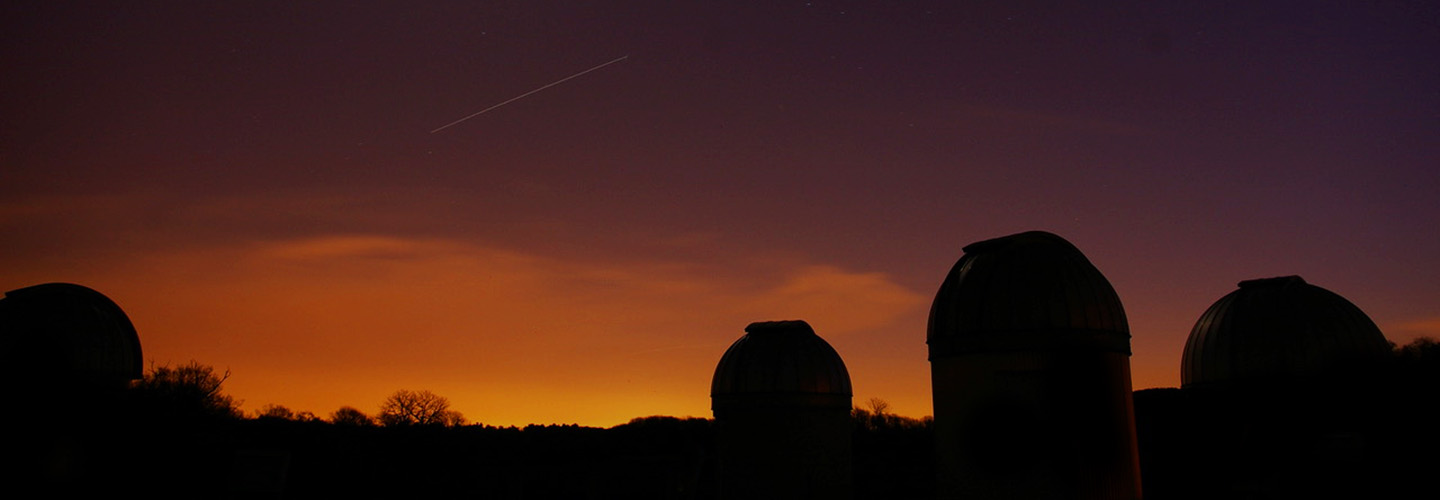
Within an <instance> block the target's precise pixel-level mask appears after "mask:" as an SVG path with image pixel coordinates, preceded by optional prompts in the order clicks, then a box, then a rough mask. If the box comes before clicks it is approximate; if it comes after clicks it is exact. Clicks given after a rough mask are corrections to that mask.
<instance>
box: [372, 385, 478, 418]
mask: <svg viewBox="0 0 1440 500" xmlns="http://www.w3.org/2000/svg"><path fill="white" fill-rule="evenodd" d="M378 419H379V420H380V423H381V424H383V425H385V426H387V427H388V426H403V425H460V424H463V423H464V422H465V416H464V415H461V414H460V412H457V411H452V410H451V409H450V400H448V399H445V398H444V397H443V396H440V395H437V394H435V393H433V392H430V391H408V390H405V389H401V390H398V391H395V393H394V394H391V395H390V397H389V398H386V399H385V402H384V403H381V404H380V415H379V417H378Z"/></svg>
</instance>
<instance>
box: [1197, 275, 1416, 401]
mask: <svg viewBox="0 0 1440 500" xmlns="http://www.w3.org/2000/svg"><path fill="white" fill-rule="evenodd" d="M1238 286H1239V289H1238V290H1235V291H1233V292H1230V294H1229V295H1226V296H1224V297H1221V298H1220V300H1218V301H1216V302H1215V305H1212V306H1210V309H1208V310H1206V311H1205V314H1202V315H1201V316H1200V320H1199V321H1196V322H1195V328H1193V329H1191V330H1190V338H1189V339H1188V340H1187V341H1186V342H1185V354H1184V356H1183V357H1182V361H1181V366H1180V380H1181V385H1182V386H1187V387H1188V386H1197V385H1208V384H1216V383H1226V382H1235V381H1242V380H1246V381H1254V380H1265V379H1270V380H1275V379H1292V380H1293V379H1303V378H1311V377H1315V376H1319V375H1324V374H1326V373H1331V372H1333V371H1334V370H1344V369H1347V368H1351V367H1355V366H1357V365H1361V366H1363V365H1364V364H1367V363H1372V362H1376V361H1378V360H1381V359H1384V358H1385V357H1386V356H1387V355H1389V352H1390V346H1389V342H1387V341H1386V340H1385V336H1384V335H1383V334H1381V333H1380V329H1379V328H1377V327H1376V326H1375V322H1373V321H1371V320H1370V317H1369V316H1366V315H1365V313H1364V312H1363V311H1361V310H1360V308H1359V307H1355V304H1352V303H1350V301H1348V300H1345V298H1344V297H1341V296H1339V295H1337V294H1335V293H1334V292H1331V291H1329V290H1326V289H1324V288H1321V287H1318V286H1315V285H1311V284H1309V283H1306V282H1305V280H1304V279H1301V278H1300V277H1299V276H1286V277H1280V278H1267V279H1257V280H1249V281H1241V282H1240V283H1239V285H1238Z"/></svg>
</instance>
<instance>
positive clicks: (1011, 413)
mask: <svg viewBox="0 0 1440 500" xmlns="http://www.w3.org/2000/svg"><path fill="white" fill-rule="evenodd" d="M964 252H965V254H964V256H963V257H961V258H960V260H959V262H957V263H956V264H955V267H954V268H953V269H951V270H950V273H949V275H948V276H946V277H945V281H944V283H943V284H941V286H940V290H939V292H938V293H936V295H935V302H934V304H933V305H932V306H931V309H930V324H929V329H928V335H927V343H928V344H929V348H930V363H931V377H932V389H933V391H934V405H935V445H936V464H935V465H936V474H937V477H936V493H937V498H978V499H986V498H1073V499H1081V498H1084V499H1101V498H1103V499H1136V498H1140V496H1141V493H1140V471H1139V459H1138V451H1137V445H1136V437H1135V417H1134V407H1133V402H1132V399H1131V391H1130V328H1129V326H1128V324H1127V323H1126V320H1125V311H1124V308H1123V307H1121V305H1120V299H1119V297H1118V296H1117V295H1116V294H1115V290H1114V288H1112V287H1111V286H1110V283H1109V282H1108V281H1107V280H1106V279H1105V276H1103V275H1102V274H1100V271H1099V270H1097V269H1096V268H1095V266H1094V265H1092V264H1091V263H1090V261H1089V260H1087V259H1086V258H1085V255H1084V254H1082V253H1081V252H1080V250H1078V249H1076V248H1075V246H1074V245H1071V244H1070V243H1069V242H1068V241H1065V239H1063V238H1061V237H1059V236H1056V235H1054V234H1050V233H1046V232H1039V231H1034V232H1026V233H1020V234H1015V235H1011V236H1006V237H1002V238H997V239H992V240H987V241H981V242H978V243H973V244H971V245H969V246H966V247H965V248H964Z"/></svg>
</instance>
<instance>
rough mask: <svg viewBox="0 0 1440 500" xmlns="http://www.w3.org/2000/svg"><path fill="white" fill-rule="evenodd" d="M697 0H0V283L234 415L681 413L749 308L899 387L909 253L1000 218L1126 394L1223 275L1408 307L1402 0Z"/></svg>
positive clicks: (917, 316) (1428, 304) (1435, 93)
mask: <svg viewBox="0 0 1440 500" xmlns="http://www.w3.org/2000/svg"><path fill="white" fill-rule="evenodd" d="M737 3H751V2H722V1H705V2H694V1H682V2H674V1H621V2H540V1H516V2H486V1H453V2H430V3H427V4H425V5H422V6H416V5H412V4H413V2H306V3H305V5H294V2H255V1H245V2H127V3H125V4H124V7H123V8H122V7H118V6H117V5H118V4H115V3H113V2H6V3H4V5H3V6H0V67H3V68H4V71H3V74H4V76H3V77H0V262H3V263H4V265H3V266H0V289H3V290H12V289H16V288H21V287H24V286H29V285H34V284H39V283H44V282H53V281H64V282H73V283H78V284H82V285H86V286H89V287H92V288H95V289H97V290H99V291H101V292H102V293H105V294H106V295H108V296H110V297H111V298H112V299H114V300H115V301H116V302H117V303H118V304H119V305H120V306H121V307H122V308H123V309H124V310H125V311H126V312H127V313H128V314H129V316H130V318H131V320H132V321H133V322H134V323H135V326H136V328H137V329H138V330H139V332H140V338H141V343H142V345H143V348H144V352H145V357H146V359H147V360H153V361H155V362H157V363H162V364H163V363H183V362H186V361H188V360H191V359H194V360H197V361H200V362H202V363H205V364H210V365H214V366H216V367H218V368H221V369H224V368H229V369H230V370H231V371H232V372H233V376H232V378H231V379H230V380H229V381H228V382H227V383H226V388H227V392H229V393H230V394H233V395H235V396H236V397H238V398H241V399H243V400H245V406H244V408H245V409H247V410H255V409H258V408H260V407H261V406H263V405H265V404H267V403H277V404H283V405H286V406H288V407H290V408H292V409H295V410H308V411H313V412H315V413H316V414H320V415H327V414H329V413H330V412H331V411H333V410H334V409H336V408H338V407H340V406H342V405H352V406H356V407H359V408H361V409H362V410H365V411H368V412H373V411H374V410H375V409H376V407H377V406H378V405H379V403H380V401H381V400H382V399H383V398H384V397H385V396H386V395H388V394H389V393H391V392H393V391H394V390H396V389H402V388H408V389H429V390H432V391H434V392H436V393H439V394H442V395H445V396H448V397H449V398H450V399H451V400H452V402H454V403H455V405H456V407H457V408H458V409H459V410H461V411H462V412H464V414H465V415H466V416H467V417H469V418H470V419H471V420H472V421H479V422H483V423H487V424H498V425H510V424H516V425H523V424H526V423H532V422H533V423H551V422H560V423H570V422H575V423H581V424H587V425H604V426H608V425H613V424H616V423H620V422H624V421H626V420H628V419H630V418H631V417H636V416H644V415H655V414H662V415H677V416H683V415H693V416H709V415H710V411H709V383H710V376H711V374H712V373H713V370H714V368H715V364H716V363H717V362H718V361H719V359H720V355H721V354H722V353H723V352H724V350H725V348H726V347H727V346H728V345H729V344H730V343H731V342H733V341H734V340H735V339H736V338H738V337H739V336H740V335H742V334H743V328H744V326H745V325H746V324H748V323H750V322H752V321H758V320H776V319H805V320H808V321H809V322H810V323H811V324H812V325H814V327H815V328H816V331H817V332H818V333H819V334H820V335H821V336H822V337H824V338H826V339H827V340H828V341H829V342H830V343H831V344H832V345H833V346H834V347H835V348H836V350H837V351H839V353H840V354H841V356H842V357H844V358H845V361H846V363H847V365H848V366H849V368H850V373H851V377H852V379H853V384H854V387H855V390H856V394H855V395H856V400H857V401H864V400H865V399H867V398H869V397H881V398H884V399H886V400H888V401H890V402H891V403H892V406H893V407H894V409H895V410H896V411H897V412H899V413H901V414H905V415H912V416H920V415H926V414H929V413H930V411H931V408H930V394H929V391H930V382H929V363H928V362H927V361H926V346H925V322H926V314H927V313H928V309H929V304H930V300H931V298H932V297H933V294H934V293H935V290H936V288H937V287H938V286H939V284H940V281H941V280H942V279H943V278H944V276H945V273H946V272H947V271H948V270H949V269H950V267H951V265H953V264H954V262H955V261H956V259H958V258H959V257H960V256H961V247H963V246H964V245H966V244H968V243H971V242H974V241H978V240H982V239H988V238H992V237H997V236H1003V235H1007V234H1012V233H1016V232H1021V231H1025V230H1031V229H1042V230H1048V231H1052V232H1055V233H1057V234H1059V235H1061V236H1063V237H1065V238H1067V239H1069V240H1070V241H1071V242H1072V243H1074V244H1075V245H1076V246H1078V247H1079V248H1080V249H1081V250H1082V251H1083V252H1085V253H1086V255H1087V256H1088V257H1089V258H1090V260H1091V261H1092V262H1093V263H1094V264H1095V265H1096V266H1097V267H1098V268H1099V269H1100V270H1101V272H1103V273H1104V274H1105V275H1106V276H1107V277H1108V278H1109V279H1110V281H1111V283H1112V284H1113V285H1114V286H1115V289H1116V291H1117V292H1118V293H1119V294H1120V297H1121V299H1122V301H1123V302H1124V304H1125V308H1126V311H1127V313H1128V315H1129V319H1130V325H1131V330H1132V331H1131V333H1132V335H1133V336H1134V338H1133V344H1132V345H1133V349H1134V356H1133V357H1132V358H1131V363H1132V369H1133V371H1134V385H1135V388H1137V389H1140V388H1148V387H1169V386H1176V385H1178V384H1179V363H1180V353H1181V351H1182V350H1183V347H1184V342H1185V338H1186V335H1188V333H1189V330H1190V327H1191V326H1192V325H1193V323H1194V321H1195V320H1196V318H1198V317H1199V315H1200V314H1201V313H1202V312H1203V311H1204V310H1205V308H1207V307H1209V305H1210V304H1211V303H1213V302H1214V301H1215V300H1216V299H1218V298H1220V297H1221V296H1223V295H1225V294H1226V293H1229V292H1230V291H1232V290H1233V289H1234V287H1235V283H1236V282H1238V281H1240V280H1244V279H1251V278H1260V277H1269V276H1279V275H1289V274H1299V275H1301V276H1303V277H1304V278H1305V279H1306V280H1307V281H1309V282H1311V283H1313V284H1316V285H1319V286H1321V287H1324V288H1327V289H1329V290H1331V291H1334V292H1336V293H1339V294H1341V295H1342V296H1345V297H1346V298H1348V299H1349V300H1350V301H1352V302H1354V303H1355V304H1356V305H1358V306H1360V308H1362V309H1363V310H1365V311H1366V312H1367V313H1368V314H1369V315H1370V317H1371V318H1372V319H1374V320H1375V322H1376V323H1377V324H1379V326H1380V328H1381V330H1382V331H1384V332H1385V334H1386V336H1387V337H1389V338H1390V339H1391V340H1392V341H1395V342H1399V343H1404V342H1406V341H1408V340H1409V339H1412V338H1414V337H1417V336H1420V335H1440V308H1437V304H1440V258H1437V256H1440V230H1437V229H1440V201H1437V198H1436V193H1437V192H1440V141H1437V137H1440V7H1437V4H1435V3H1434V2H1428V1H1397V2H1383V4H1384V5H1381V6H1372V5H1368V4H1369V3H1363V4H1362V3H1356V5H1348V4H1349V3H1340V4H1341V5H1334V4H1332V3H1330V2H1309V1H1304V2H1267V5H1266V6H1256V5H1252V4H1253V3H1254V2H1199V1H1197V2H1143V1H1133V2H1113V3H1111V5H1112V6H1111V7H1094V6H1070V7H1055V6H1053V5H1048V4H1053V3H1058V2H1035V3H1033V4H1032V3H1030V2H1008V1H1007V2H998V1H997V2H952V1H943V2H941V1H936V2H822V1H815V2H800V1H796V2H753V3H755V4H760V5H745V6H738V5H735V4H737ZM892 3H902V4H903V5H904V6H894V5H890V4H892ZM1076 3H1077V4H1079V3H1081V2H1076ZM1086 3H1088V2H1086ZM1037 4H1042V5H1037ZM626 55H628V56H629V57H628V59H626V60H624V61H621V62H618V63H615V64H612V65H610V66H606V67H604V68H601V69H599V70H597V71H594V72H592V73H589V74H586V75H583V76H580V77H578V78H575V79H573V80H570V81H568V82H565V83H562V84H560V85H556V86H554V87H551V88H549V89H546V90H544V91H541V92H538V93H535V94H533V95H530V96H528V97H526V98H524V99H520V100H517V101H515V102H512V103H510V104H508V105H505V106H503V107H500V108H497V109H495V110H493V111H490V112H488V113H485V114H482V115H480V116H477V117H475V118H473V119H471V120H468V121H466V122H464V123H461V124H458V125H455V126H453V127H451V128H448V129H445V130H443V131H441V132H439V133H434V134H432V133H430V131H431V130H433V129H435V128H437V127H440V126H442V125H445V124H447V123H450V122H452V121H454V120H456V119H459V118H461V117H464V116H466V115H469V114H471V113H474V112H476V111H479V110H481V109H484V108H486V107H489V106H492V105H495V104H497V103H500V102H503V101H505V100H507V99H510V98H512V97H515V96H518V95H521V94H523V93H525V92H528V91H531V90H534V89H536V88H539V87H541V86H543V85H546V84H548V83H551V82H555V81H557V80H560V79H562V78H565V77H567V76H570V75H573V74H575V73H578V72H580V71H583V70H585V69H588V68H591V67H594V66H596V65H599V64H602V63H605V62H606V61H611V60H614V59H616V58H619V57H621V56H626Z"/></svg>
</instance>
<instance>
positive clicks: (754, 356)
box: [710, 321, 852, 499]
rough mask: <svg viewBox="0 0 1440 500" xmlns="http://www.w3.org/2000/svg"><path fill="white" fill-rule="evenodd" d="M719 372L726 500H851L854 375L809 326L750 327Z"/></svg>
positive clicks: (713, 390) (716, 391)
mask: <svg viewBox="0 0 1440 500" xmlns="http://www.w3.org/2000/svg"><path fill="white" fill-rule="evenodd" d="M745 332H746V333H745V336H743V337H740V340H736V341H735V343H734V344H731V345H730V349H729V350H727V351H725V355H724V356H723V357H721V358H720V364H719V366H717V367H716V368H715V379H714V380H713V381H712V382H711V386H710V398H711V408H712V409H714V410H715V425H716V427H717V431H718V432H717V439H718V442H717V443H716V448H717V451H718V454H719V465H718V469H719V470H718V474H719V476H718V480H719V490H720V497H721V498H727V499H731V498H736V499H738V498H746V499H749V498H755V499H765V498H777V499H778V498H784V499H795V498H817V499H818V498H824V499H834V498H840V499H845V498H851V495H852V493H851V463H850V460H851V456H850V454H851V451H850V432H851V429H852V426H851V423H850V397H851V391H850V373H849V372H847V371H846V370H845V362H844V361H842V360H841V359H840V355H839V354H837V353H836V352H835V349H834V348H831V347H830V344H828V343H826V342H825V340H824V339H821V338H820V337H819V336H817V335H815V330H813V329H811V328H810V325H809V324H807V323H805V322H804V321H773V322H763V323H751V324H750V326H747V327H745Z"/></svg>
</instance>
